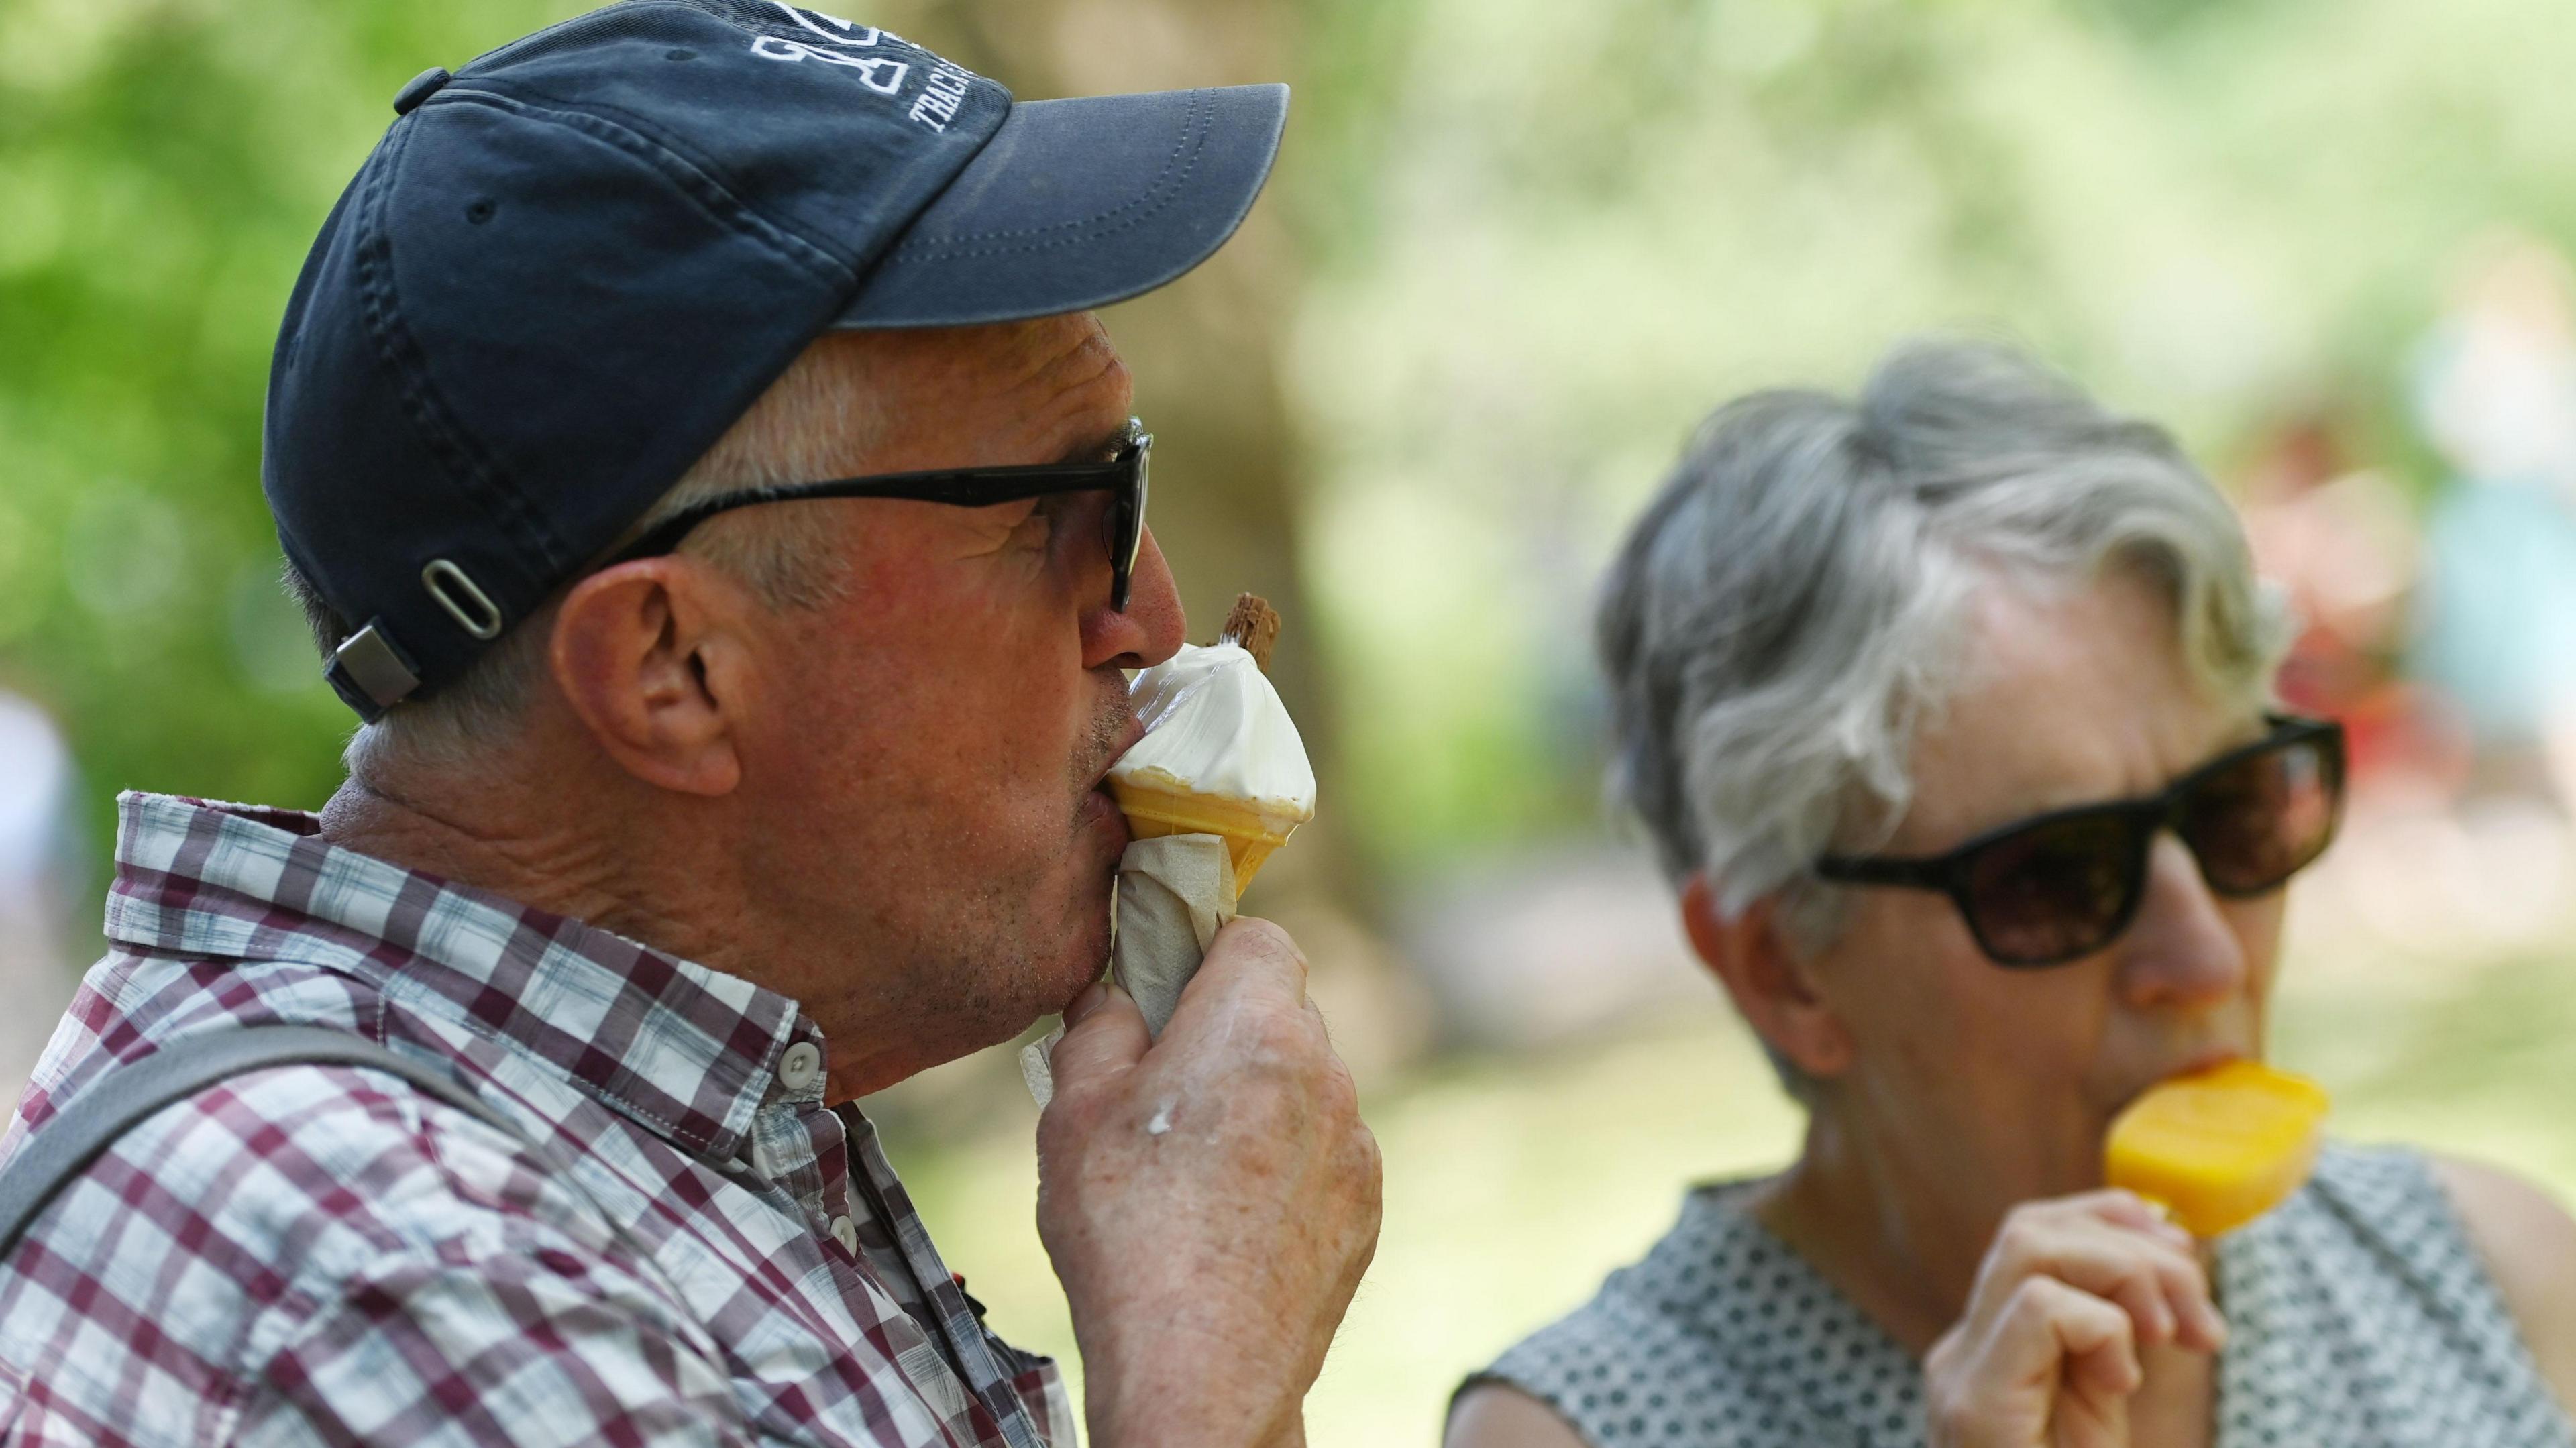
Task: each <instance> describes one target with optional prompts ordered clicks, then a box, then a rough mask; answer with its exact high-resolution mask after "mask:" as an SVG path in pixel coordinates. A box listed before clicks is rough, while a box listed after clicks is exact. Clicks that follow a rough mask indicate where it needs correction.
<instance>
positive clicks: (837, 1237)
mask: <svg viewBox="0 0 2576 1448" xmlns="http://www.w3.org/2000/svg"><path fill="white" fill-rule="evenodd" d="M832 1240H833V1241H835V1242H838V1243H840V1244H841V1250H842V1251H844V1252H847V1253H849V1254H850V1255H851V1256H853V1257H856V1256H857V1255H859V1224H858V1223H856V1222H853V1221H851V1220H850V1219H849V1218H847V1217H834V1218H833V1219H832Z"/></svg>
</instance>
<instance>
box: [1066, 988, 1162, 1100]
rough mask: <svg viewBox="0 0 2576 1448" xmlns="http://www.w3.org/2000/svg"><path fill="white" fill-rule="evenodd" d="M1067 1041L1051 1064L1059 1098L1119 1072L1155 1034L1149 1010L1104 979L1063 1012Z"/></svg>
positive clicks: (1139, 1054)
mask: <svg viewBox="0 0 2576 1448" xmlns="http://www.w3.org/2000/svg"><path fill="white" fill-rule="evenodd" d="M1064 1021H1065V1030H1064V1039H1062V1040H1060V1041H1058V1042H1056V1043H1055V1050H1054V1052H1053V1053H1052V1054H1050V1055H1049V1056H1048V1057H1047V1065H1048V1066H1049V1067H1050V1068H1052V1069H1053V1071H1054V1072H1055V1091H1056V1095H1057V1096H1059V1097H1063V1096H1069V1095H1078V1094H1080V1093H1081V1092H1082V1091H1083V1090H1084V1089H1085V1088H1087V1087H1089V1086H1092V1085H1095V1084H1097V1083H1099V1082H1101V1081H1104V1080H1107V1079H1109V1078H1111V1077H1114V1076H1116V1075H1117V1074H1118V1073H1120V1072H1122V1071H1125V1070H1127V1069H1128V1068H1130V1067H1132V1066H1134V1065H1135V1064H1136V1063H1137V1061H1139V1060H1140V1059H1142V1058H1143V1057H1144V1054H1145V1048H1146V1047H1148V1046H1150V1045H1152V1044H1153V1037H1152V1035H1151V1034H1150V1033H1148V1032H1147V1031H1146V1029H1145V1013H1144V1012H1143V1011H1140V1010H1138V1009H1136V1002H1134V1001H1133V1000H1130V999H1129V998H1128V996H1127V992H1125V991H1123V990H1120V989H1119V988H1118V987H1117V986H1116V985H1114V984H1112V983H1110V982H1108V981H1102V982H1101V983H1100V984H1098V985H1096V986H1093V987H1092V988H1091V989H1090V990H1089V991H1086V992H1084V993H1083V996H1082V998H1081V999H1080V1000H1078V1001H1076V1002H1074V1004H1073V1005H1071V1006H1068V1007H1067V1008H1066V1009H1065V1013H1064Z"/></svg>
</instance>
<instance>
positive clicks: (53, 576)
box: [0, 0, 580, 838]
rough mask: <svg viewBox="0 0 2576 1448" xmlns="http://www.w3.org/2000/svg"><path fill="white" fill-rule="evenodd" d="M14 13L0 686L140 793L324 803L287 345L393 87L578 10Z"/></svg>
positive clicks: (119, 5)
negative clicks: (280, 535)
mask: <svg viewBox="0 0 2576 1448" xmlns="http://www.w3.org/2000/svg"><path fill="white" fill-rule="evenodd" d="M578 8H580V7H578V6H577V5H568V4H559V3H558V4H530V3H526V0H461V3H445V4H441V5H435V6H409V5H403V6H397V5H375V4H359V5H328V4H317V3H309V0H243V3H228V4H224V5H214V4H202V3H186V0H11V3H10V4H9V5H6V6H0V480H5V485H0V684H5V685H7V686H8V687H10V688H13V689H16V690H18V691H20V692H23V693H26V694H28V695H30V696H32V697H34V698H36V699H37V700H39V701H40V702H42V703H44V704H45V705H47V706H48V707H50V708H51V709H53V710H55V711H56V712H57V714H58V715H59V717H60V718H61V720H62V722H63V724H64V727H65V730H66V732H67V734H68V735H69V737H70V739H71V741H72V744H73V747H74V750H75V753H76V755H77V757H78V759H79V762H80V766H81V769H82V772H83V774H84V776H85V778H86V779H87V780H88V781H89V784H90V792H89V798H88V804H89V819H88V820H87V821H86V823H89V824H92V825H95V826H98V827H100V828H99V836H100V837H101V838H103V837H104V826H105V824H106V822H107V820H108V819H109V800H110V797H111V796H112V794H113V793H114V791H115V790H117V789H119V788H146V789H166V790H176V791H181V792H185V793H190V794H205V795H213V796H217V797H223V798H236V799H258V800H262V801H273V802H278V803H291V804H302V805H312V804H315V803H318V802H319V801H320V800H321V799H322V798H323V797H324V796H326V795H327V794H328V793H329V792H330V788H331V786H332V785H333V784H334V783H335V782H336V780H337V777H338V771H337V767H336V766H337V753H338V745H339V742H340V739H341V738H342V737H343V736H344V735H345V733H346V730H347V728H348V725H349V723H350V721H349V718H348V715H347V713H346V711H345V710H343V709H342V708H341V706H340V704H339V703H338V701H337V700H336V699H334V698H332V697H331V695H330V693H329V691H328V690H327V689H325V688H323V687H322V685H321V682H320V675H319V672H318V666H317V664H316V663H315V660H314V655H313V650H312V646H311V644H310V642H309V641H308V640H307V638H306V636H305V633H304V626H303V622H302V619H301V618H300V616H299V615H298V614H297V613H296V611H295V610H294V609H293V608H292V607H291V606H290V605H289V604H288V603H287V602H286V601H285V599H284V597H283V596H282V595H281V594H280V592H279V590H278V586H277V571H278V566H279V565H278V556H277V545H276V540H275V536H274V533H273V531H272V529H271V525H270V522H269V518H268V513H267V509H266V507H265V505H264V504H263V503H262V501H261V497H260V491H259V455H260V454H259V449H260V407H261V397H262V392H263V388H264V384H265V381H266V377H267V372H268V353H269V347H270V343H271V342H272V341H273V339H274V338H275V336H276V330H277V320H278V315H279V313H280V311H281V310H282V308H283V306H284V303H285V298H286V294H287V291H288V290H289V288H290V287H291V286H292V284H293V282H294V279H295V273H296V269H297V268H298V267H299V266H300V265H301V264H302V261H303V258H304V252H305V248H306V247H307V245H308V244H309V243H310V242H311V239H312V235H313V232H314V230H315V228H316V227H317V226H318V225H319V224H320V222H321V218H322V216H323V214H324V213H325V212H326V211H328V210H329V208H330V205H331V203H332V201H333V199H334V198H335V197H337V195H338V194H339V191H340V188H341V187H342V186H343V185H344V184H345V183H346V181H347V180H348V178H349V176H350V174H351V173H352V172H354V171H355V170H356V167H357V164H358V162H359V160H360V159H361V158H362V157H363V156H364V155H365V154H366V151H367V148H368V147H369V146H371V145H372V144H374V141H375V139H376V137H377V136H378V135H379V134H381V132H382V131H383V129H384V126H385V125H386V123H388V122H389V121H390V120H391V119H392V112H391V110H390V108H389V106H388V101H389V99H390V98H391V97H392V95H393V93H394V91H395V90H396V89H397V88H398V87H399V86H400V85H401V84H402V83H403V81H405V80H407V79H409V78H410V77H411V76H412V75H413V74H414V73H415V72H417V71H419V70H421V69H422V68H424V67H425V66H426V65H428V64H429V63H431V62H432V61H443V62H447V63H451V64H453V63H456V62H459V61H461V60H463V59H465V58H466V57H468V56H471V55H473V54H475V53H476V52H477V51H479V50H481V49H484V48H487V47H488V46H490V45H492V44H495V43H498V42H499V41H501V40H505V39H507V38H509V37H510V36H512V35H514V34H517V33H519V32H521V31H523V30H526V29H528V28H530V27H531V26H533V25H536V24H539V23H543V22H545V21H548V20H551V19H554V18H557V17H558V16H559V15H562V14H565V13H570V12H571V11H572V10H575V9H578Z"/></svg>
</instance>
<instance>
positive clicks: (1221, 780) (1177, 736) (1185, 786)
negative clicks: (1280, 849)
mask: <svg viewBox="0 0 2576 1448" xmlns="http://www.w3.org/2000/svg"><path fill="white" fill-rule="evenodd" d="M1128 696H1129V697H1130V698H1131V699H1133V700H1134V701H1135V706H1136V718H1137V720H1138V721H1139V722H1140V723H1142V724H1143V725H1144V726H1145V731H1146V732H1145V737H1144V739H1143V740H1141V741H1139V742H1138V743H1137V745H1136V747H1135V748H1133V749H1130V750H1128V751H1127V753H1126V754H1125V755H1124V756H1122V757H1121V758H1120V759H1119V761H1118V762H1117V763H1116V764H1114V765H1111V766H1110V768H1109V780H1110V783H1111V785H1112V786H1113V787H1115V788H1117V789H1118V790H1119V792H1120V793H1121V795H1122V797H1123V796H1124V795H1126V794H1127V793H1129V792H1134V791H1144V792H1153V793H1157V794H1174V795H1194V796H1198V797H1200V798H1204V799H1218V800H1230V801H1235V802H1237V803H1239V804H1242V805H1246V806H1249V807H1250V808H1251V809H1252V810H1253V811H1254V812H1255V813H1257V814H1258V815H1259V816H1260V817H1261V823H1262V824H1263V825H1265V826H1267V827H1268V828H1269V829H1270V830H1271V831H1273V832H1274V833H1277V834H1281V835H1285V834H1286V833H1288V831H1290V830H1292V829H1294V828H1296V827H1297V826H1298V825H1300V824H1303V823H1305V822H1306V821H1307V820H1309V819H1312V818H1314V815H1315V771H1314V768H1313V766H1311V765H1309V764H1308V763H1307V762H1306V741H1305V740H1303V739H1300V738H1299V737H1298V736H1297V722H1296V721H1295V720H1293V719H1291V718H1289V717H1288V707H1287V706H1286V705H1284V704H1282V703H1280V702H1279V693H1278V691H1277V690H1275V689H1273V688H1271V687H1270V680H1269V679H1268V678H1267V677H1266V676H1264V675H1263V674H1262V672H1261V666H1260V665H1259V664H1257V663H1255V662H1254V661H1253V657H1252V655H1251V654H1250V653H1249V652H1247V651H1246V650H1245V649H1244V648H1243V647H1242V646H1241V645H1239V644H1233V643H1218V644H1210V645H1208V646H1206V647H1204V648H1201V647H1199V646H1197V645H1194V644H1183V645H1181V651H1180V652H1179V653H1178V654H1176V655H1174V656H1173V657H1172V658H1171V659H1169V660H1168V661H1166V662H1164V663H1160V664H1157V665H1155V666H1154V667H1152V668H1150V669H1147V670H1145V671H1144V672H1142V673H1140V674H1138V675H1137V676H1136V681H1135V682H1134V683H1133V684H1131V685H1129V686H1128Z"/></svg>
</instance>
